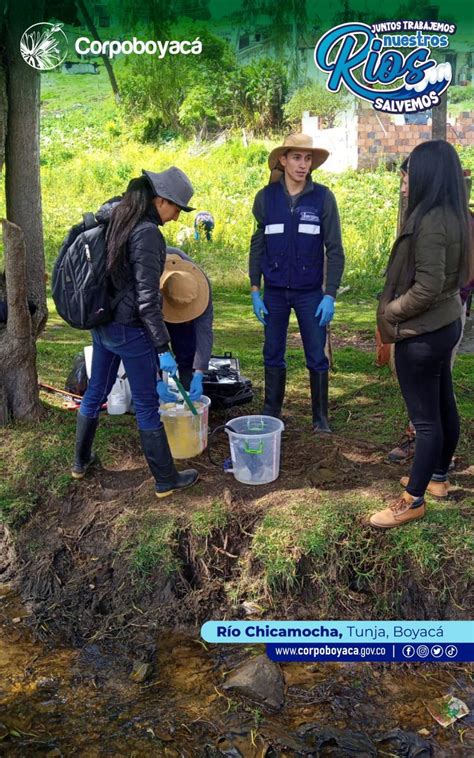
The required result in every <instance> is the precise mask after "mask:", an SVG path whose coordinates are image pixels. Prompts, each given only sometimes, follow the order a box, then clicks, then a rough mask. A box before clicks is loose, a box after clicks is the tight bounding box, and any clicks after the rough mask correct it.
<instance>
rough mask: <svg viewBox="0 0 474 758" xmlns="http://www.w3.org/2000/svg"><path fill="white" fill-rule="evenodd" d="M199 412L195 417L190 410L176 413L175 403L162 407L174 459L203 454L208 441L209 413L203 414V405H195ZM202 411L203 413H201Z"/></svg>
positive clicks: (162, 416)
mask: <svg viewBox="0 0 474 758" xmlns="http://www.w3.org/2000/svg"><path fill="white" fill-rule="evenodd" d="M193 405H194V407H195V408H196V410H197V411H198V415H197V416H194V415H193V414H192V413H191V411H190V410H189V409H186V410H184V409H182V410H181V409H180V410H179V411H178V412H175V408H176V406H175V405H174V403H166V404H165V405H162V409H163V410H164V411H165V413H162V415H161V418H162V421H163V424H164V425H165V431H166V436H167V437H168V442H169V446H170V449H171V455H172V456H173V458H194V456H196V455H199V453H202V451H203V450H204V448H205V446H206V441H207V413H205V412H204V413H203V412H202V410H201V409H202V407H203V404H202V403H193ZM200 410H201V413H199V411H200Z"/></svg>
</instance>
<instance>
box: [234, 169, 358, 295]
mask: <svg viewBox="0 0 474 758" xmlns="http://www.w3.org/2000/svg"><path fill="white" fill-rule="evenodd" d="M272 187H274V188H275V189H273V190H270V188H272ZM315 189H319V190H321V191H322V192H323V193H324V195H323V201H322V212H321V213H320V214H314V215H319V216H320V222H321V223H320V236H321V238H322V245H323V249H324V258H325V263H326V281H325V284H324V291H325V292H326V294H328V295H332V297H336V294H337V290H338V287H339V284H340V282H341V278H342V273H343V271H344V248H343V246H342V237H341V225H340V222H339V213H338V209H337V203H336V198H335V197H334V195H333V193H332V192H331V190H330V189H329V188H328V187H325V186H324V185H322V184H319V183H316V182H313V181H312V179H311V178H308V180H307V182H306V185H305V187H304V189H303V191H302V192H301V193H300V194H299V195H290V194H289V193H288V190H287V188H286V184H285V179H284V176H283V175H282V177H281V178H280V180H279V181H278V182H276V183H273V184H270V185H267V187H264V188H263V189H261V190H259V192H257V194H256V196H255V200H254V203H253V208H252V211H253V215H254V217H255V221H256V229H255V231H254V233H253V234H252V239H251V242H250V256H249V275H250V284H251V285H252V286H257V287H260V286H261V279H262V274H263V275H264V276H265V283H266V284H267V285H269V284H270V281H271V280H272V277H270V281H269V280H268V279H267V274H268V273H269V272H268V268H267V266H268V261H267V263H264V258H265V257H266V255H267V243H268V239H269V237H270V236H273V235H268V234H265V226H266V212H267V207H266V206H267V198H268V197H269V193H268V191H269V190H270V191H271V192H275V193H276V194H278V198H279V200H281V199H282V202H283V203H284V207H283V214H284V215H283V217H282V218H281V219H279V220H278V219H277V220H276V223H277V224H278V223H282V222H283V223H284V221H283V219H284V218H285V217H286V214H287V213H291V209H292V208H293V212H294V209H295V208H299V209H300V211H299V213H301V211H302V208H304V207H306V206H309V205H312V202H311V203H309V202H308V198H313V197H314V195H313V193H314V190H315ZM301 221H302V223H306V222H305V221H304V219H301ZM309 223H312V222H311V221H309ZM315 225H317V224H315ZM308 231H309V230H308ZM308 236H311V237H312V239H313V240H314V239H315V238H317V237H318V235H317V234H315V235H308ZM277 237H278V235H275V238H277ZM307 242H308V245H310V244H311V243H310V242H309V240H307ZM276 244H277V243H276V242H275V243H274V242H273V241H272V242H270V256H272V255H273V254H274V252H275V245H276ZM313 249H314V250H315V248H313ZM306 251H307V247H306V245H303V247H302V248H301V251H300V255H302V256H303V257H305V258H306ZM320 254H321V251H318V252H317V254H315V259H314V261H313V262H314V263H316V262H317V261H318V262H319V255H320ZM270 259H271V258H270ZM316 259H317V261H316ZM304 266H305V269H306V266H307V264H306V263H304ZM304 273H305V274H306V273H308V272H307V269H306V270H305V272H304ZM315 275H316V277H317V278H316V281H319V276H320V267H319V265H318V266H317V267H316V269H315ZM313 281H314V280H313ZM303 283H304V282H303ZM270 286H271V284H270ZM277 286H278V285H277ZM283 286H289V285H286V284H284V285H283ZM292 286H295V284H293V283H292ZM320 286H321V285H319V286H318V287H317V288H318V289H319V287H320ZM305 288H306V287H305Z"/></svg>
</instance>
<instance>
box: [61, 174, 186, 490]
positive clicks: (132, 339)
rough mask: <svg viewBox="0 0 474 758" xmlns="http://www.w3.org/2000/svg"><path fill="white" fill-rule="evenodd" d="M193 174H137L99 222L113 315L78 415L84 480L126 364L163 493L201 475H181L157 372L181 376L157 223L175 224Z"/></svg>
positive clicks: (78, 471) (99, 337) (98, 344)
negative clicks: (164, 305)
mask: <svg viewBox="0 0 474 758" xmlns="http://www.w3.org/2000/svg"><path fill="white" fill-rule="evenodd" d="M193 192H194V190H193V188H192V185H191V182H190V181H189V179H188V177H187V176H186V175H185V174H184V173H183V172H182V171H180V169H178V168H175V167H172V168H169V169H167V170H166V171H162V172H160V173H153V172H151V171H144V172H143V176H141V177H139V178H136V179H132V180H131V181H130V183H129V185H128V187H127V190H126V192H125V194H124V195H123V197H122V198H121V199H120V198H116V199H114V200H112V201H109V202H108V203H106V204H105V205H104V206H102V208H101V209H100V211H99V213H98V214H97V219H98V220H99V221H101V222H103V223H107V232H106V241H107V269H108V274H109V281H110V289H111V293H110V294H111V296H112V298H113V301H114V302H115V303H116V305H115V308H114V319H113V321H112V322H110V323H108V324H105V325H104V326H100V327H97V328H96V329H93V330H92V338H93V346H94V350H93V357H92V371H91V379H90V382H89V385H88V388H87V391H86V393H85V395H84V397H83V399H82V402H81V407H80V409H79V413H78V415H77V431H76V455H75V461H74V465H73V467H72V476H73V477H74V478H75V479H82V478H83V476H84V475H85V473H86V471H87V469H88V468H89V467H90V466H91V464H92V463H94V461H95V456H94V454H93V453H92V443H93V440H94V435H95V431H96V428H97V423H98V418H99V411H100V407H101V405H102V403H103V402H105V399H106V398H107V396H108V394H109V392H110V391H111V389H112V387H113V385H114V383H115V380H116V378H117V370H118V367H119V365H120V361H121V360H122V361H123V364H124V367H125V371H126V373H127V377H128V380H129V382H130V389H131V392H132V398H133V402H134V405H135V412H136V420H137V426H138V429H139V432H140V439H141V443H142V448H143V453H144V455H145V458H146V460H147V463H148V466H149V468H150V471H151V473H152V474H153V476H154V478H155V491H156V495H157V496H158V497H164V496H165V495H168V494H171V492H173V491H174V490H176V489H181V488H183V487H189V486H191V485H192V484H194V483H195V482H196V481H197V478H198V473H197V471H195V470H194V469H189V470H187V471H183V472H181V473H178V471H177V470H176V468H175V465H174V463H173V459H172V457H171V452H170V449H169V445H168V440H167V438H166V434H165V430H164V427H163V424H162V422H161V419H160V415H159V411H158V408H159V402H158V396H157V393H156V379H157V371H158V369H159V368H160V369H161V370H162V371H167V372H168V373H171V374H174V373H176V362H175V360H174V358H173V356H172V355H171V353H170V352H169V348H168V343H169V334H168V331H167V329H166V326H165V324H164V321H163V315H162V312H161V302H162V301H161V294H160V277H161V275H162V273H163V268H164V265H165V260H166V243H165V240H164V237H163V235H162V234H161V232H160V230H159V226H163V225H164V224H166V223H167V222H168V221H176V220H177V219H178V217H179V214H180V212H181V211H186V212H189V211H192V210H194V208H191V207H189V206H188V202H189V200H190V199H191V197H192V195H193Z"/></svg>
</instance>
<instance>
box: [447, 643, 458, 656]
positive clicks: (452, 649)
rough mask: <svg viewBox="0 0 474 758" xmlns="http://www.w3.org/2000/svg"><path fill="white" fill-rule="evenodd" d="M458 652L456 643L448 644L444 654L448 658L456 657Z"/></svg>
mask: <svg viewBox="0 0 474 758" xmlns="http://www.w3.org/2000/svg"><path fill="white" fill-rule="evenodd" d="M457 654H458V649H457V647H456V645H448V646H447V648H446V655H447V656H448V658H456V656H457Z"/></svg>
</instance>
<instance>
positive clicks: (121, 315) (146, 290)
mask: <svg viewBox="0 0 474 758" xmlns="http://www.w3.org/2000/svg"><path fill="white" fill-rule="evenodd" d="M118 200H119V198H114V199H113V200H112V201H108V202H107V203H105V204H104V205H103V206H102V208H101V209H100V211H99V212H98V213H97V214H96V217H97V220H98V221H103V222H107V221H108V219H109V217H110V213H111V211H112V210H113V208H114V207H115V205H116V204H117V201H118ZM158 225H160V226H161V219H160V216H159V214H158V212H157V211H156V210H155V208H152V209H151V210H150V211H149V212H148V213H147V215H146V216H144V217H143V219H142V220H141V221H140V222H139V223H138V224H137V225H136V226H135V228H134V229H133V231H132V232H131V234H130V236H129V238H128V242H127V260H126V264H125V267H124V268H123V270H121V271H120V272H116V273H115V272H114V273H113V274H112V276H111V280H112V285H113V292H112V295H113V296H114V297H115V295H118V294H121V295H122V296H121V299H120V301H119V303H118V305H117V306H116V308H115V310H114V321H116V322H118V323H119V324H126V325H127V326H135V327H145V329H146V330H147V332H148V334H149V335H150V337H151V339H152V342H153V344H154V345H155V347H156V348H157V350H158V352H164V351H165V350H168V342H169V334H168V330H167V328H166V326H165V323H164V321H163V314H162V312H161V304H162V296H161V293H160V278H161V275H162V273H163V269H164V266H165V260H166V242H165V239H164V237H163V235H162V234H161V232H160V230H159V229H158Z"/></svg>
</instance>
